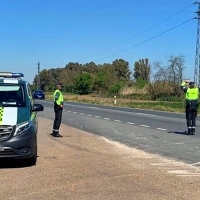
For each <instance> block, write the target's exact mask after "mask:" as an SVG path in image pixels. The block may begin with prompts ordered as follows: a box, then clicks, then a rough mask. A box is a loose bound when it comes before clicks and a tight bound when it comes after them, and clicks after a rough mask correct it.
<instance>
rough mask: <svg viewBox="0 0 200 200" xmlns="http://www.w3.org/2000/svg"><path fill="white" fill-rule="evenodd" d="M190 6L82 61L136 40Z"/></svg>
mask: <svg viewBox="0 0 200 200" xmlns="http://www.w3.org/2000/svg"><path fill="white" fill-rule="evenodd" d="M192 5H193V3H192V4H190V5H188V6H186V7H185V8H183V9H181V10H180V11H178V12H176V13H174V14H173V15H171V16H169V17H167V18H166V19H164V20H162V21H160V22H158V23H157V24H155V25H153V26H151V27H150V28H148V29H146V30H144V31H142V32H140V33H138V34H136V35H134V36H132V37H130V38H129V39H127V40H124V41H122V42H120V43H118V44H116V45H114V46H112V47H109V48H107V49H105V50H103V51H101V52H99V53H95V54H93V55H91V56H87V57H85V58H83V60H84V59H87V58H90V57H94V56H96V55H99V54H102V53H105V52H107V51H109V50H110V49H113V48H115V47H118V46H120V45H122V44H124V43H126V42H128V41H130V40H132V39H134V38H136V37H138V36H140V35H142V34H143V33H146V32H148V31H149V30H151V29H153V28H155V27H157V26H158V25H160V24H162V23H163V22H165V21H167V20H169V19H171V18H172V17H174V16H176V15H178V14H179V13H181V12H183V11H184V10H186V9H187V8H189V7H190V6H192Z"/></svg>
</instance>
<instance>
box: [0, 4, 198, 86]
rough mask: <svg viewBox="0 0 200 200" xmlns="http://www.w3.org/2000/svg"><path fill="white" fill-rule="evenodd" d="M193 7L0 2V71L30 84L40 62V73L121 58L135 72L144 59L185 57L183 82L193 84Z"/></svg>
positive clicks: (194, 38)
mask: <svg viewBox="0 0 200 200" xmlns="http://www.w3.org/2000/svg"><path fill="white" fill-rule="evenodd" d="M194 2H195V1H191V0H167V1H161V0H152V1H147V0H34V1H33V0H0V71H12V72H19V71H20V72H23V73H24V75H25V79H26V80H28V81H29V82H30V83H32V81H33V78H34V77H35V75H36V74H37V66H38V62H40V69H41V70H43V69H50V68H57V67H64V66H65V65H66V64H68V63H69V62H79V63H80V64H85V63H88V62H91V61H93V62H95V63H96V64H103V63H112V62H113V61H114V60H115V59H120V58H122V59H124V60H126V61H128V62H129V65H130V69H131V70H133V67H134V63H135V62H136V61H138V60H139V59H142V58H148V59H149V61H150V63H151V64H152V65H153V63H154V62H161V63H163V65H167V61H168V57H169V56H179V55H183V56H185V60H186V63H185V67H186V68H185V71H184V77H185V78H190V79H193V77H194V67H195V54H196V36H197V19H193V18H194V17H197V14H196V13H195V12H196V11H197V10H198V6H197V5H194V4H193V3H194ZM191 19H193V20H191ZM181 24H182V25H181ZM174 27H176V28H174Z"/></svg>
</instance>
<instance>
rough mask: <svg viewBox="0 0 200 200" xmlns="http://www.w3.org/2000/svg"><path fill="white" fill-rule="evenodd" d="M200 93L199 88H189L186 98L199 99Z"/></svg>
mask: <svg viewBox="0 0 200 200" xmlns="http://www.w3.org/2000/svg"><path fill="white" fill-rule="evenodd" d="M198 95H199V90H198V88H188V89H187V92H186V99H188V100H197V99H198Z"/></svg>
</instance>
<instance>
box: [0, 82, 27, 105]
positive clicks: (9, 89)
mask: <svg viewBox="0 0 200 200" xmlns="http://www.w3.org/2000/svg"><path fill="white" fill-rule="evenodd" d="M0 106H3V107H23V106H25V98H24V90H23V86H22V85H6V84H0Z"/></svg>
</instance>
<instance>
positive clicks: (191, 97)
mask: <svg viewBox="0 0 200 200" xmlns="http://www.w3.org/2000/svg"><path fill="white" fill-rule="evenodd" d="M187 83H189V87H187ZM181 88H182V90H183V91H184V92H185V98H186V103H185V114H186V121H187V128H188V132H187V135H194V134H195V128H196V117H197V111H198V96H199V88H197V87H195V84H194V82H189V80H186V81H183V82H182V84H181Z"/></svg>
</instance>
